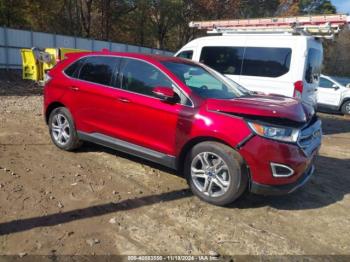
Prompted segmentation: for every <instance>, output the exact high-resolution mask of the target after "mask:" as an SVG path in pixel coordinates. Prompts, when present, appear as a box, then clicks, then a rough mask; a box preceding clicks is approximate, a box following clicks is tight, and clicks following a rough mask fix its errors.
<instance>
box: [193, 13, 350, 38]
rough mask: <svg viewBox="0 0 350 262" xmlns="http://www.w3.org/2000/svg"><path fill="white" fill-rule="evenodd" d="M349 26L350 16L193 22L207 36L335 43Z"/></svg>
mask: <svg viewBox="0 0 350 262" xmlns="http://www.w3.org/2000/svg"><path fill="white" fill-rule="evenodd" d="M348 24H350V16H347V15H342V14H335V15H316V16H296V17H275V18H257V19H236V20H216V21H195V22H190V23H189V26H190V27H192V28H198V29H204V30H207V33H208V34H223V35H229V34H242V33H244V34H276V33H280V34H281V33H282V34H303V35H312V36H314V37H318V38H327V39H332V38H333V37H334V35H336V34H338V33H339V32H340V30H342V29H343V28H344V26H346V25H348Z"/></svg>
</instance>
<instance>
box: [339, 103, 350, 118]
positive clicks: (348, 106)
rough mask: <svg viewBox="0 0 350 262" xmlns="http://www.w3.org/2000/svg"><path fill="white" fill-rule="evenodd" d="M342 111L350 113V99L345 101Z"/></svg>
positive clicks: (346, 113)
mask: <svg viewBox="0 0 350 262" xmlns="http://www.w3.org/2000/svg"><path fill="white" fill-rule="evenodd" d="M341 112H342V113H343V114H344V115H350V100H348V101H345V102H344V103H343V105H342V107H341Z"/></svg>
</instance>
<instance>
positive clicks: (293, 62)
mask: <svg viewBox="0 0 350 262" xmlns="http://www.w3.org/2000/svg"><path fill="white" fill-rule="evenodd" d="M310 46H314V47H315V48H317V49H321V50H322V45H321V44H320V42H318V41H317V40H315V39H314V38H313V37H308V36H292V35H273V34H270V35H266V34H263V35H258V34H257V35H251V34H250V35H243V34H242V35H228V36H209V37H202V38H198V39H195V40H193V41H191V42H190V43H188V44H187V45H185V46H184V47H183V48H182V49H181V50H180V51H179V52H181V51H182V50H188V49H192V50H193V51H194V56H193V58H192V59H193V60H195V61H197V62H203V61H201V53H202V50H203V48H204V47H243V48H245V51H244V52H245V53H244V58H243V66H242V70H243V71H241V73H240V74H235V75H232V74H227V73H225V75H226V76H227V77H229V78H231V79H232V80H234V81H236V82H238V83H239V84H241V85H242V86H244V87H246V88H247V89H249V90H252V91H260V92H264V93H270V94H280V95H285V96H289V97H293V95H294V88H295V86H294V84H295V83H296V82H298V81H303V83H305V68H306V58H307V53H308V48H310ZM190 47H191V48H190ZM254 49H255V50H261V52H266V53H264V54H259V53H257V55H256V57H257V59H260V63H262V64H264V62H266V68H264V69H265V71H266V72H267V75H266V76H263V74H262V73H257V75H259V76H257V75H246V74H248V73H246V72H247V70H245V66H248V64H245V63H246V59H247V60H248V63H249V61H250V63H254V57H253V59H249V57H252V56H253V55H252V54H251V53H249V52H253V51H252V50H254ZM264 49H265V50H264ZM288 50H289V51H291V54H290V55H289V57H288V58H287V57H286V59H290V63H284V64H281V63H280V62H279V61H282V60H281V57H283V56H282V55H283V52H284V51H285V52H287V51H288ZM179 52H178V53H179ZM267 52H276V53H277V54H281V57H279V58H276V57H274V56H273V55H271V61H268V53H267ZM175 56H176V55H175ZM259 56H260V57H261V58H258V57H259ZM218 59H220V57H219V56H218ZM274 60H275V61H274ZM286 61H287V60H286ZM277 62H279V64H280V65H282V66H283V67H284V68H286V67H289V70H288V71H287V70H286V71H281V73H280V74H276V76H275V75H273V76H272V75H271V74H270V75H269V68H268V65H269V66H270V67H271V68H272V69H273V68H274V65H273V63H277ZM288 62H289V61H288ZM209 66H210V65H209ZM255 66H257V64H255ZM214 69H215V68H214ZM258 69H259V68H258ZM252 70H254V69H251V70H250V72H252ZM218 71H220V70H218ZM256 71H259V70H256ZM260 71H263V70H260ZM221 73H223V72H221ZM249 74H254V72H253V73H249ZM315 88H316V87H312V88H311V87H310V86H308V85H306V87H305V94H304V93H303V96H302V100H303V101H305V102H307V103H310V104H313V105H315V102H316V100H315V99H316V91H315Z"/></svg>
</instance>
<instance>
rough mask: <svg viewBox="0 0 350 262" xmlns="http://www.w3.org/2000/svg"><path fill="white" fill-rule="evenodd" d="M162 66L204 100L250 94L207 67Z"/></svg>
mask: <svg viewBox="0 0 350 262" xmlns="http://www.w3.org/2000/svg"><path fill="white" fill-rule="evenodd" d="M162 64H163V65H164V66H165V67H166V68H168V69H169V70H170V71H171V72H172V73H173V74H175V75H176V76H177V77H178V78H179V80H181V81H182V82H183V83H184V84H185V85H186V86H188V87H189V88H190V89H191V90H192V91H193V92H194V93H196V94H197V95H199V96H201V97H203V98H216V99H232V98H236V97H241V96H247V95H249V94H250V93H249V91H248V90H247V89H245V88H244V87H241V86H240V85H238V84H237V83H236V82H234V81H232V80H229V79H227V78H226V77H225V76H223V75H221V74H219V73H217V72H215V71H214V70H212V69H210V68H208V67H206V66H201V65H197V64H193V63H185V62H182V61H180V62H174V61H171V62H169V61H163V62H162Z"/></svg>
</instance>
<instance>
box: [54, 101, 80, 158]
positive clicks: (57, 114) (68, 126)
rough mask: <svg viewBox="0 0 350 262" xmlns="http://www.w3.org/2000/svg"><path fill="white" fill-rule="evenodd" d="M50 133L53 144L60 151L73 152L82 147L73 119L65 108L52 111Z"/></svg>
mask: <svg viewBox="0 0 350 262" xmlns="http://www.w3.org/2000/svg"><path fill="white" fill-rule="evenodd" d="M49 131H50V136H51V140H52V142H53V143H54V144H55V145H56V146H57V147H58V148H60V149H63V150H66V151H73V150H75V149H77V148H78V147H80V146H81V145H82V142H81V141H80V140H79V138H78V134H77V131H76V130H75V125H74V121H73V117H72V115H71V113H70V112H69V111H68V109H67V108H65V107H58V108H55V109H54V110H52V112H51V114H50V117H49Z"/></svg>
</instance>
